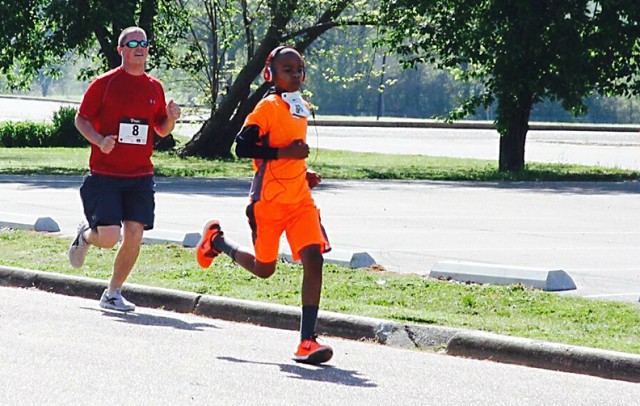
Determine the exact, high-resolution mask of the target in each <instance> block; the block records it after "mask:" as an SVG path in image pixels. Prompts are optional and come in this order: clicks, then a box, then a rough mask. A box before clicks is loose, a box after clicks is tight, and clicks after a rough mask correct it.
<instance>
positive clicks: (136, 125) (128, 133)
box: [118, 118, 149, 145]
mask: <svg viewBox="0 0 640 406" xmlns="http://www.w3.org/2000/svg"><path fill="white" fill-rule="evenodd" d="M148 133H149V124H148V123H147V121H146V120H137V119H135V118H124V119H122V120H121V121H120V130H119V131H118V142H121V143H123V144H134V145H147V134H148Z"/></svg>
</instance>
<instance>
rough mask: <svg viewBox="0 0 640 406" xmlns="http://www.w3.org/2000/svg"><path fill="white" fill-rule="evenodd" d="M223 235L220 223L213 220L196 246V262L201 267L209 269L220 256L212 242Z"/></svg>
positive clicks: (206, 226)
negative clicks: (219, 235)
mask: <svg viewBox="0 0 640 406" xmlns="http://www.w3.org/2000/svg"><path fill="white" fill-rule="evenodd" d="M221 233H222V230H221V229H220V222H219V221H218V220H211V221H210V222H208V223H207V224H206V225H205V226H204V229H203V230H202V238H200V241H198V245H197V246H196V260H197V261H198V265H200V267H202V268H209V267H210V266H211V263H212V262H213V259H214V258H215V257H217V256H218V255H219V254H220V252H218V251H216V250H215V249H214V248H213V245H212V244H211V240H213V238H215V236H216V235H218V234H221Z"/></svg>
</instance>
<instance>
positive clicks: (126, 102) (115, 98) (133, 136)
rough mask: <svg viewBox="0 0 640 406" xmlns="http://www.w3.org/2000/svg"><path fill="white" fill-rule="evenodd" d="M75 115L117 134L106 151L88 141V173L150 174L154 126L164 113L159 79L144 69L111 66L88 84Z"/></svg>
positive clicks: (151, 171)
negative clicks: (136, 71)
mask: <svg viewBox="0 0 640 406" xmlns="http://www.w3.org/2000/svg"><path fill="white" fill-rule="evenodd" d="M78 115H79V116H80V117H82V118H85V119H87V120H89V121H91V123H92V124H93V127H94V128H95V130H96V131H97V132H98V133H100V134H101V135H103V136H107V135H118V138H117V140H116V145H115V147H114V148H113V150H112V151H111V152H110V153H109V154H104V153H103V152H102V151H100V148H99V147H98V146H96V145H93V144H91V158H90V159H89V168H90V169H91V173H96V174H100V175H109V176H117V177H127V178H128V177H138V176H147V175H153V164H152V163H151V154H152V153H153V134H154V128H155V127H156V126H157V125H158V124H159V123H160V122H162V120H164V119H165V118H166V117H167V112H166V102H165V98H164V90H163V89H162V85H161V84H160V82H159V81H158V80H156V79H154V78H153V77H151V76H149V75H147V74H146V73H144V74H142V75H139V76H134V75H131V74H129V73H127V72H125V70H124V69H123V68H122V67H118V68H116V69H112V70H110V71H108V72H106V73H104V74H102V75H100V76H98V77H97V78H96V79H95V80H94V81H93V82H92V83H91V84H90V85H89V88H88V89H87V92H86V93H85V95H84V98H83V99H82V104H81V105H80V109H79V110H78ZM145 135H146V140H145V137H144V136H145Z"/></svg>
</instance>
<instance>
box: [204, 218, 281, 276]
mask: <svg viewBox="0 0 640 406" xmlns="http://www.w3.org/2000/svg"><path fill="white" fill-rule="evenodd" d="M220 253H225V254H227V255H228V256H229V257H230V258H231V259H232V260H233V261H234V262H235V263H237V264H238V265H240V266H241V267H243V268H244V269H246V270H247V271H249V272H251V273H252V274H254V275H256V276H257V277H259V278H268V277H270V276H271V275H273V273H274V272H275V270H276V261H271V262H261V261H258V260H257V259H256V257H255V255H253V253H252V252H251V251H250V250H249V249H248V248H246V247H243V246H241V245H240V244H238V243H237V242H235V241H234V240H232V239H230V238H229V237H227V236H226V235H225V234H224V233H223V232H222V229H221V227H220V223H219V222H218V221H217V220H212V221H209V222H208V223H207V224H206V225H205V227H204V230H203V232H202V238H201V239H200V241H199V242H198V245H197V247H196V258H197V260H198V264H199V265H200V266H201V267H203V268H208V267H209V266H210V265H211V263H212V262H213V259H214V258H215V257H216V256H218V255H219V254H220Z"/></svg>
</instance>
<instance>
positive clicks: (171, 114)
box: [167, 100, 182, 122]
mask: <svg viewBox="0 0 640 406" xmlns="http://www.w3.org/2000/svg"><path fill="white" fill-rule="evenodd" d="M181 114H182V111H181V110H180V106H178V105H177V104H176V103H174V102H173V100H170V101H169V103H167V119H169V120H170V121H171V122H175V121H176V120H178V119H179V118H180V115H181Z"/></svg>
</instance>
